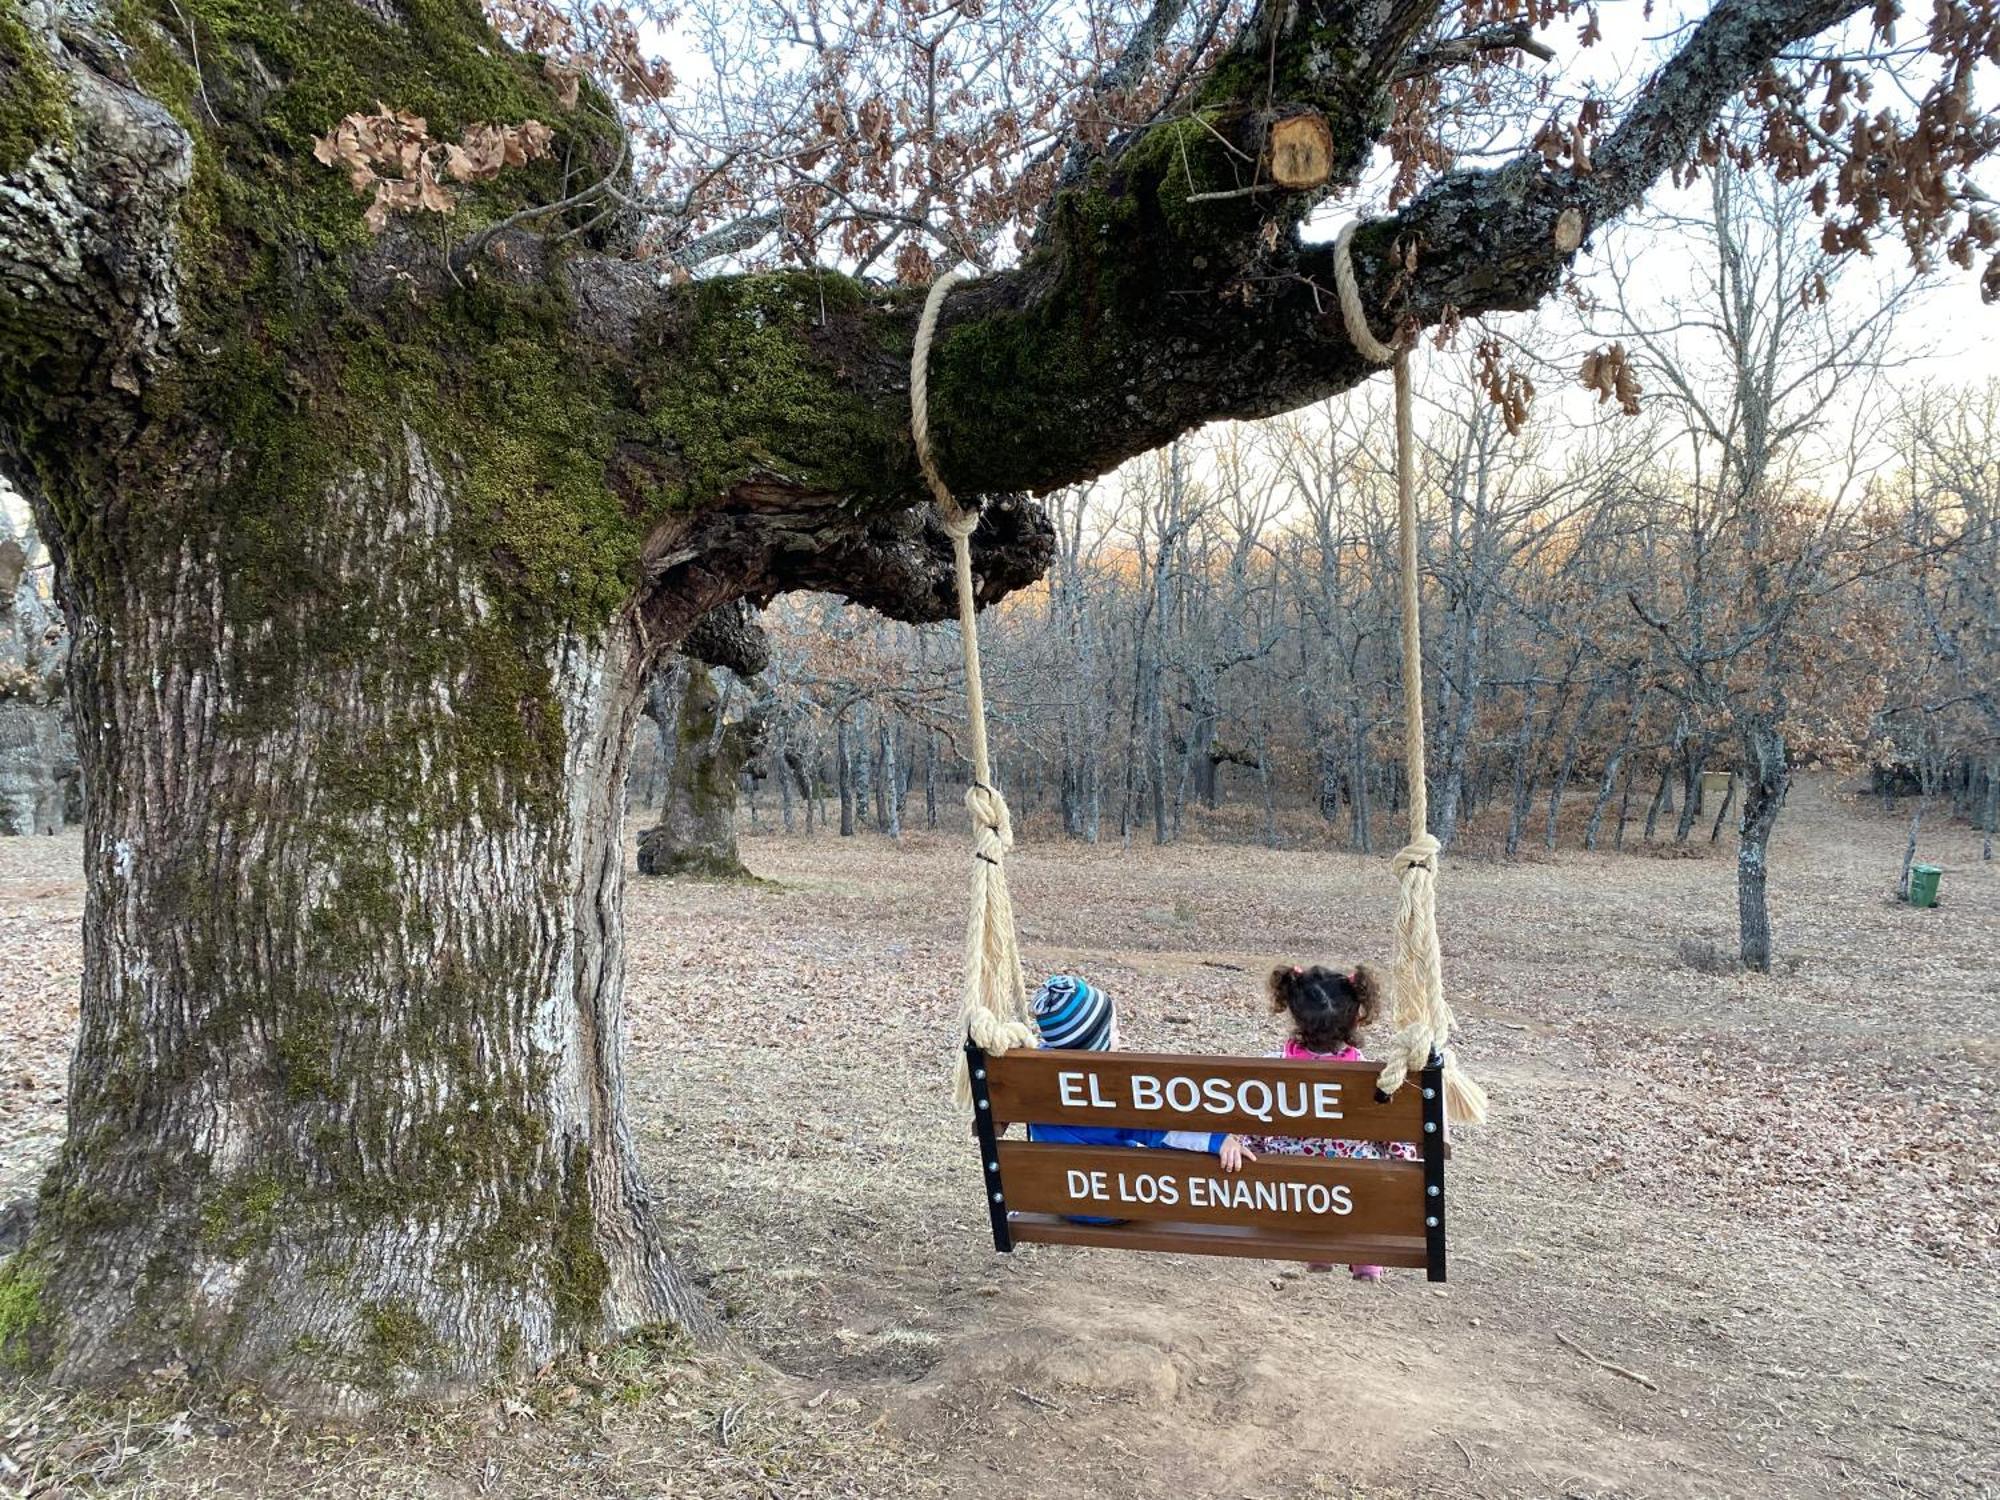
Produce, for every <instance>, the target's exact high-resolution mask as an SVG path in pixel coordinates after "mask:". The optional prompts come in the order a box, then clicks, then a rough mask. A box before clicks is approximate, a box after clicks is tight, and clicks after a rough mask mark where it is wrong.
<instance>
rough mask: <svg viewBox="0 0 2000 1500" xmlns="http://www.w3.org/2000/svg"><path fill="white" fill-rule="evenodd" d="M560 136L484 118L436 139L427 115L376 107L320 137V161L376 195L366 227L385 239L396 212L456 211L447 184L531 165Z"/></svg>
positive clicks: (533, 125) (316, 152) (531, 125)
mask: <svg viewBox="0 0 2000 1500" xmlns="http://www.w3.org/2000/svg"><path fill="white" fill-rule="evenodd" d="M554 138H555V132H554V131H553V130H551V129H550V128H549V127H548V126H546V125H544V124H542V123H541V121H539V120H524V121H523V122H522V123H521V124H519V125H494V124H490V123H487V122H484V121H482V122H480V123H478V124H473V125H468V126H466V128H465V135H464V138H463V139H462V140H460V141H457V142H452V141H437V140H433V139H432V138H431V135H430V127H429V123H428V122H427V121H426V120H424V119H423V117H422V116H419V115H406V114H403V113H401V112H400V111H397V110H392V109H389V108H387V107H386V106H383V105H377V106H376V112H375V113H374V114H372V115H370V114H351V115H349V116H347V117H346V118H345V119H343V120H342V121H341V122H340V123H339V124H338V125H336V126H334V128H333V129H332V130H330V131H328V132H327V133H326V134H325V135H323V136H315V137H313V157H314V159H315V160H317V161H319V162H320V163H322V164H323V165H325V166H329V167H335V168H338V169H340V170H342V171H345V172H346V173H347V180H348V182H349V183H350V184H351V185H352V186H353V188H354V190H355V191H356V192H357V193H368V194H370V195H371V198H370V202H369V205H368V210H367V212H366V213H365V214H363V215H362V222H363V223H365V224H366V225H367V226H368V228H369V230H370V232H372V233H375V234H380V233H381V232H382V231H383V230H384V229H386V228H387V227H388V225H389V219H390V217H391V216H392V215H394V214H398V213H416V212H424V213H434V214H443V213H449V212H451V210H452V209H453V208H454V207H456V206H457V201H458V200H457V198H456V197H455V196H454V195H453V193H452V191H451V189H450V188H448V187H446V186H445V180H446V179H449V180H451V181H453V182H478V181H482V180H484V179H486V178H489V177H493V176H496V175H497V174H498V173H499V172H500V171H501V170H502V169H503V168H506V167H519V166H525V165H526V164H527V163H529V162H531V161H538V160H540V159H541V158H542V157H545V156H547V155H548V153H549V143H550V141H552V140H553V139H554Z"/></svg>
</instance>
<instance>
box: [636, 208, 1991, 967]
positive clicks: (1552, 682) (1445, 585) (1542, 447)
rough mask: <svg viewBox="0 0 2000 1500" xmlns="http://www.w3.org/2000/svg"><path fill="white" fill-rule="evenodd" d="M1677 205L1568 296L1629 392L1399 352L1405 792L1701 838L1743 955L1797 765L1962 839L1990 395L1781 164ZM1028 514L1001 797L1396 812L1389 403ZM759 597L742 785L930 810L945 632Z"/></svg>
mask: <svg viewBox="0 0 2000 1500" xmlns="http://www.w3.org/2000/svg"><path fill="white" fill-rule="evenodd" d="M1702 209H1703V212H1702V213H1701V214H1700V215H1699V216H1698V217H1697V218H1695V219H1692V220H1682V221H1679V222H1677V223H1676V224H1675V225H1674V228H1675V229H1676V230H1677V231H1678V232H1681V233H1684V234H1686V235H1688V236H1689V240H1690V243H1692V244H1694V245H1696V246H1698V247H1700V254H1701V258H1702V262H1703V263H1702V264H1701V266H1700V267H1699V268H1698V271H1697V274H1696V276H1695V280H1694V286H1695V292H1694V296H1693V298H1692V301H1691V302H1690V303H1688V304H1687V305H1684V306H1678V307H1677V308H1676V309H1675V314H1674V316H1672V317H1671V318H1669V319H1667V320H1665V321H1662V319H1661V318H1660V317H1659V314H1658V309H1657V307H1656V308H1653V309H1652V310H1651V318H1650V321H1649V320H1648V314H1647V312H1645V311H1642V310H1641V309H1640V308H1639V307H1638V306H1637V305H1636V304H1629V305H1619V302H1618V299H1612V300H1611V301H1609V302H1608V303H1607V305H1605V306H1601V307H1599V308H1597V309H1596V312H1595V317H1594V319H1593V320H1592V321H1593V325H1594V331H1596V332H1599V333H1601V334H1603V335H1604V336H1605V338H1606V339H1607V340H1611V341H1616V343H1617V350H1618V355H1617V357H1618V358H1621V359H1622V360H1623V361H1624V364H1623V366H1622V367H1623V368H1624V369H1625V371H1626V375H1627V386H1628V389H1629V385H1630V382H1631V381H1632V380H1634V379H1636V381H1637V382H1638V383H1639V384H1640V385H1641V386H1643V387H1644V390H1645V395H1644V397H1643V400H1641V401H1638V402H1635V403H1634V404H1635V405H1637V406H1638V407H1639V411H1638V412H1637V413H1636V414H1634V415H1625V414H1622V413H1620V412H1619V411H1618V408H1617V406H1616V405H1610V404H1607V405H1605V406H1603V407H1594V408H1592V411H1591V414H1590V417H1589V420H1587V421H1583V422H1580V423H1577V424H1575V425H1573V426H1568V427H1562V426H1560V423H1559V420H1558V418H1557V417H1556V416H1555V415H1554V414H1553V413H1552V414H1550V415H1548V416H1544V415H1543V414H1542V413H1541V412H1540V411H1539V410H1538V411H1536V412H1535V413H1534V414H1532V415H1531V416H1530V417H1529V419H1528V420H1527V421H1526V422H1525V423H1519V422H1518V413H1510V412H1509V410H1508V409H1507V406H1506V403H1505V402H1504V401H1500V402H1496V401H1495V400H1494V399H1492V395H1493V394H1504V393H1489V392H1488V391H1487V390H1485V389H1482V388H1481V386H1482V381H1480V380H1479V379H1478V378H1476V377H1471V378H1469V377H1468V372H1467V370H1466V368H1465V366H1466V361H1465V360H1464V359H1463V358H1462V357H1460V356H1443V357H1434V358H1433V359H1432V361H1431V365H1430V368H1431V377H1430V380H1429V383H1428V386H1427V388H1426V390H1425V391H1424V393H1423V394H1424V398H1425V407H1424V410H1423V411H1422V413H1421V415H1420V427H1421V440H1422V443H1423V450H1424V458H1423V481H1424V492H1425V494H1426V496H1427V497H1428V499H1427V506H1428V513H1427V517H1426V524H1425V528H1424V534H1423V540H1422V548H1423V558H1424V567H1425V573H1426V577H1427V580H1428V598H1427V607H1428V615H1427V638H1426V641H1425V656H1426V665H1427V673H1428V679H1429V681H1430V682H1431V683H1432V684H1433V685H1434V686H1433V689H1432V690H1433V692H1434V693H1435V697H1434V699H1433V701H1432V702H1431V703H1430V704H1428V705H1427V710H1428V719H1427V722H1428V723H1429V725H1430V726H1431V733H1432V736H1433V741H1432V745H1431V748H1430V764H1431V766H1432V775H1433V778H1434V784H1433V788H1432V804H1431V805H1432V807H1433V809H1434V810H1435V811H1434V823H1435V829H1434V831H1435V832H1436V833H1437V835H1438V837H1439V838H1440V839H1441V840H1442V841H1443V842H1444V844H1445V845H1446V846H1447V848H1450V847H1453V846H1458V847H1460V848H1464V847H1467V846H1468V845H1470V846H1473V847H1478V848H1486V849H1492V850H1494V851H1496V852H1500V851H1504V852H1505V853H1507V854H1510V855H1511V854H1515V853H1518V852H1520V851H1521V850H1523V849H1524V848H1528V847H1531V846H1539V847H1541V848H1545V849H1555V848H1558V847H1579V846H1580V847H1583V848H1587V849H1622V848H1626V847H1628V846H1636V845H1637V844H1639V843H1641V842H1644V843H1649V844H1650V843H1655V842H1679V843H1686V842H1688V841H1690V840H1702V841H1708V842H1716V841H1720V840H1723V839H1728V840H1731V841H1733V842H1734V843H1735V845H1736V847H1737V853H1738V893H1739V903H1740V908H1741V919H1742V934H1741V939H1742V942H1741V946H1742V958H1743V960H1744V962H1745V963H1746V964H1748V965H1749V966H1751V967H1753V968H1767V967H1768V966H1769V964H1770V960H1771V948H1772V942H1771V931H1770V919H1769V916H1768V914H1767V912H1766V909H1765V902H1764V883H1765V868H1766V862H1767V848H1768V841H1769V837H1770V834H1771V831H1772V828H1773V826H1774V825H1775V823H1776V821H1777V819H1778V817H1779V814H1780V810H1781V808H1782V806H1783V803H1784V800H1785V795H1786V791H1787V788H1788V786H1789V784H1790V781H1791V777H1792V775H1793V773H1794V772H1795V771H1796V770H1797V769H1799V768H1800V767H1802V766H1810V765H1825V766H1831V767H1836V768H1852V769H1860V768H1863V767H1868V768H1872V770H1873V774H1874V777H1875V784H1876V786H1877V788H1878V789H1879V790H1881V791H1882V792H1883V794H1884V795H1885V796H1888V797H1897V796H1902V795H1905V794H1914V796H1915V799H1916V800H1915V802H1914V804H1913V812H1914V816H1915V817H1916V818H1917V819H1918V820H1921V818H1922V817H1924V816H1926V815H1932V816H1940V817H1942V816H1957V817H1961V818H1967V819H1971V820H1974V821H1975V822H1977V823H1978V824H1979V825H1980V826H1982V827H1983V828H1984V829H1985V830H1986V831H1987V841H1986V849H1987V853H1988V857H1990V856H1991V848H1992V831H1993V829H1994V824H1995V814H1996V801H2000V692H1996V689H1995V686H1994V684H1995V682H1996V680H2000V594H1996V579H2000V434H1996V431H1995V421H1996V418H1997V417H2000V388H1996V387H1994V386H1992V385H1985V386H1972V387H1968V388H1960V387H1955V386H1952V385H1949V384H1922V383H1919V382H1917V381H1916V380H1914V379H1912V378H1911V377H1909V376H1908V375H1907V373H1905V372H1904V371H1903V370H1901V369H1899V368H1898V367H1897V366H1896V362H1895V360H1894V359H1893V358H1892V356H1891V354H1890V348H1891V343H1890V339H1889V336H1888V335H1889V332H1890V330H1891V329H1892V328H1893V327H1894V325H1895V316H1896V313H1897V310H1898V308H1899V307H1900V306H1901V304H1902V301H1903V298H1902V295H1901V293H1900V292H1899V291H1897V290H1896V289H1891V290H1890V292H1889V293H1888V294H1887V295H1882V296H1879V297H1878V298H1875V299H1871V300H1870V302H1869V303H1868V305H1867V309H1866V311H1865V312H1864V313H1861V314H1854V315H1850V314H1849V313H1847V312H1845V311H1844V310H1843V309H1844V306H1845V304H1844V303H1843V300H1842V299H1841V298H1840V297H1839V296H1838V295H1837V288H1836V287H1833V286H1832V285H1831V283H1832V281H1833V279H1834V275H1835V271H1834V266H1833V264H1832V263H1831V262H1830V261H1828V260H1827V258H1826V257H1825V256H1824V254H1823V253H1822V252H1821V251H1820V249H1819V248H1818V246H1817V243H1816V239H1815V237H1814V236H1813V235H1812V234H1811V233H1810V231H1809V230H1808V228H1807V226H1806V225H1805V222H1804V221H1805V215H1804V213H1803V210H1802V207H1801V206H1800V204H1799V203H1798V202H1797V201H1796V200H1795V199H1792V198H1790V197H1788V196H1787V195H1786V194H1784V193H1783V192H1778V191H1774V190H1771V189H1769V188H1755V189H1753V187H1752V186H1751V185H1750V184H1749V183H1748V182H1747V181H1746V180H1745V179H1743V178H1740V177H1737V176H1735V175H1734V174H1730V173H1726V172H1725V173H1720V174H1718V175H1717V176H1716V177H1715V179H1714V182H1713V185H1712V188H1711V189H1710V190H1709V191H1708V192H1706V193H1705V194H1704V202H1703V204H1702ZM1620 291H1621V292H1622V286H1621V287H1620ZM1607 353H1608V351H1607ZM1892 376H1893V377H1894V378H1892ZM1545 401H1546V404H1549V405H1550V406H1552V407H1559V405H1560V403H1559V402H1555V401H1553V400H1548V399H1547V398H1545ZM1510 420H1514V421H1516V425H1519V426H1520V428H1521V430H1519V431H1518V432H1510V431H1509V423H1510ZM1559 429H1560V430H1559ZM1049 510H1050V513H1051V515H1052V517H1053V518H1054V520H1055V523H1056V559H1055V563H1054V566H1053V567H1052V568H1051V570H1050V573H1049V576H1048V579H1047V581H1046V583H1045V584H1044V585H1043V586H1041V587H1038V588H1036V589H1034V590H1032V591H1030V592H1027V593H1024V594H1021V595H1019V596H1017V597H1015V598H1014V599H1012V600H1010V601H1008V602H1007V603H1006V604H1005V605H1003V606H1002V607H1000V608H999V609H997V610H996V611H994V612H993V613H992V615H991V617H990V620H989V623H988V626H987V645H986V650H987V657H988V666H987V678H988V683H989V692H990V693H991V695H992V704H991V708H992V711H993V713H994V716H995V734H996V753H997V755H998V757H999V760H1000V764H1001V772H1002V775H1003V777H1004V779H1005V780H1006V782H1007V783H1008V787H1009V792H1010V795H1011V796H1012V797H1013V798H1014V799H1015V804H1016V807H1017V809H1018V810H1019V811H1020V813H1021V814H1022V816H1023V820H1024V822H1025V823H1026V824H1027V825H1028V826H1029V827H1030V828H1031V829H1034V828H1039V829H1041V830H1042V831H1044V832H1046V833H1048V834H1055V833H1057V832H1058V831H1059V832H1060V833H1061V834H1062V835H1065V836H1068V837H1070V838H1075V839H1082V840H1090V841H1101V840H1114V839H1118V840H1127V841H1131V840H1146V841H1153V842H1158V843H1166V842H1170V841H1172V840H1175V839H1177V838H1180V837H1181V836H1182V835H1183V833H1184V832H1186V831H1188V830H1189V828H1190V825H1191V820H1192V821H1193V823H1194V825H1195V826H1199V827H1200V828H1201V829H1202V830H1203V831H1204V832H1207V833H1211V834H1215V835H1218V836H1229V837H1245V838H1257V839H1261V840H1263V841H1265V842H1268V843H1271V844H1273V845H1277V844H1281V843H1287V842H1297V841H1302V840H1314V841H1325V840H1329V839H1330V840H1332V841H1335V842H1338V843H1343V844H1345V845H1346V846H1347V847H1351V848H1353V849H1356V850H1359V851H1362V852H1368V851H1370V850H1372V849H1373V848H1374V847H1375V846H1376V843H1377V841H1378V840H1381V839H1384V838H1387V837H1393V835H1392V834H1390V833H1388V832H1387V827H1388V825H1387V824H1385V823H1384V822H1383V821H1382V820H1383V819H1384V817H1385V816H1386V815H1390V814H1393V813H1395V812H1396V811H1397V810H1399V808H1400V806H1401V802H1402V787H1401V786H1400V784H1399V782H1400V777H1401V774H1402V772H1401V765H1400V758H1399V756H1398V754H1397V753H1396V747H1397V746H1398V744H1399V743H1400V733H1401V730H1400V722H1401V715H1402V704H1401V695H1400V691H1399V688H1398V685H1397V673H1396V633H1395V631H1396V626H1395V606H1394V599H1393V572H1394V558H1393V530H1394V490H1393V477H1392V475H1391V472H1390V458H1389V433H1388V425H1387V412H1386V409H1385V407H1384V405H1383V404H1382V403H1379V402H1378V403H1377V404H1375V405H1372V406H1371V405H1369V404H1367V403H1365V402H1363V401H1358V400H1354V399H1349V400H1348V401H1346V402H1344V403H1341V404H1338V405H1329V406H1325V407H1319V408H1312V409H1308V410H1306V411H1303V412H1300V413H1296V414H1294V415H1292V416H1289V417H1284V418H1279V419H1276V420H1273V421H1270V422H1266V423H1262V424H1257V425H1232V426H1225V427H1221V428H1212V429H1209V430H1208V431H1207V432H1205V433H1203V434H1201V435H1200V436H1198V437H1196V438H1193V439H1189V440H1184V441H1183V442H1181V443H1179V444H1176V445H1174V446H1173V447H1171V448H1169V449H1167V450H1165V451H1162V452H1160V453H1157V454H1154V455H1152V456H1150V457H1148V458H1146V459H1144V460H1141V461H1138V462H1135V463H1133V464H1130V465H1128V466H1127V467H1126V468H1124V469H1123V470H1121V471H1120V472H1119V473H1118V474H1117V475H1114V476H1112V477H1111V478H1110V479H1108V480H1106V481H1104V482H1101V483H1099V484H1097V485H1094V486H1090V487H1084V488H1078V489H1073V490H1069V491H1065V492H1062V493H1059V494H1057V495H1055V496H1053V497H1052V498H1051V499H1050V501H1049ZM765 627H766V630H767V632H768V634H769V636H770V638H771V643H772V653H771V662H770V665H769V666H768V668H767V669H766V670H765V671H764V672H763V673H762V674H761V675H760V676H759V677H757V678H756V679H754V680H753V681H751V682H749V683H747V684H746V683H735V684H734V686H733V688H732V701H733V703H734V704H735V705H736V707H735V710H734V711H735V712H736V713H738V714H744V713H754V714H755V715H756V716H757V718H758V721H759V724H760V727H761V731H762V733H761V738H760V739H759V740H758V741H757V742H756V748H755V749H754V751H748V752H747V753H749V755H750V759H749V763H748V765H747V767H746V772H747V779H746V781H745V785H746V787H748V788H749V793H750V810H751V816H752V817H753V819H757V820H760V821H761V820H769V821H770V822H771V823H773V824H775V825H777V826H781V827H783V828H784V829H786V830H787V831H797V832H802V833H803V832H812V831H814V830H816V829H819V828H827V829H829V830H831V829H833V828H837V829H838V831H839V832H840V833H842V834H852V833H855V832H856V831H858V830H869V831H874V832H879V833H885V834H889V835H892V836H893V835H897V834H900V832H901V831H902V829H903V828H904V827H905V826H906V825H928V826H936V825H937V824H938V822H939V820H940V818H941V817H948V816H950V815H951V813H952V811H953V809H954V806H955V802H956V798H957V795H958V792H957V787H958V785H959V784H960V783H959V778H960V777H961V775H962V773H961V771H960V763H959V759H958V757H957V755H956V753H955V750H954V745H953V739H952V737H953V735H954V733H955V732H956V729H957V724H958V719H959V714H960V712H961V704H960V699H959V694H958V688H957V679H956V663H957V658H958V652H957V649H956V645H955V642H953V641H952V640H951V639H950V632H951V630H952V627H950V626H932V627H915V626H908V625H901V624H896V623H893V622H887V621H883V620H879V619H874V618H868V617H863V616H859V615H856V614H854V613H853V612H849V611H843V610H841V609H840V608H838V606H837V605H836V604H835V603H834V602H833V601H831V600H828V599H825V598H823V597H818V596H794V597H792V598H789V599H786V600H781V601H779V602H778V603H777V604H776V605H774V606H773V607H772V608H771V609H770V610H768V611H767V612H766V616H765ZM718 743H719V742H718ZM744 743H745V744H746V746H747V745H748V744H749V741H747V740H746V741H744ZM1718 772H1721V773H1730V774H1729V777H1728V779H1727V781H1726V783H1725V782H1724V781H1723V780H1722V779H1721V778H1720V777H1718V776H1716V775H1714V774H1711V775H1710V779H1709V783H1708V787H1707V795H1706V797H1704V795H1703V793H1704V785H1703V776H1704V773H1718ZM1725 785H1726V788H1727V789H1726V790H1724V787H1725ZM639 795H640V797H641V799H642V800H657V796H658V793H657V789H656V788H654V787H652V786H650V785H648V784H646V783H645V782H644V781H643V780H642V784H641V786H640V788H639ZM1197 809H1198V810H1199V811H1196V810H1197ZM1218 810H1219V811H1218ZM1916 836H1917V835H1916V832H1915V830H1914V829H1913V833H1912V840H1913V847H1914V841H1915V839H1916Z"/></svg>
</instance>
